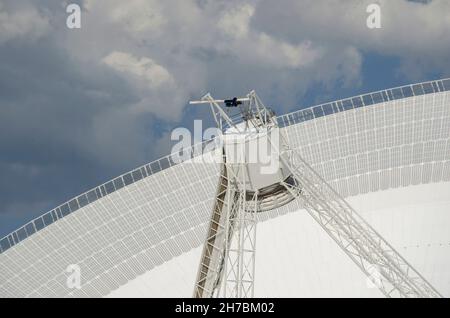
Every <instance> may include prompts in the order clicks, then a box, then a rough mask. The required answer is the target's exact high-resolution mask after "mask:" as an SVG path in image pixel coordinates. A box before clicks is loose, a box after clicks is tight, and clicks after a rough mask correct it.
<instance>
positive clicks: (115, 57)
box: [103, 51, 175, 89]
mask: <svg viewBox="0 0 450 318" xmlns="http://www.w3.org/2000/svg"><path fill="white" fill-rule="evenodd" d="M103 62H104V63H105V64H107V65H108V66H110V67H112V68H113V69H115V70H117V71H119V72H122V73H125V74H128V75H132V76H135V77H138V80H142V81H145V82H147V84H148V86H149V88H151V89H158V88H159V87H161V86H162V85H172V84H173V83H174V82H175V81H174V79H173V77H172V75H170V73H169V72H168V71H167V70H166V69H165V68H164V67H163V66H161V65H159V64H157V63H156V62H155V61H153V60H152V59H151V58H149V57H141V58H137V57H135V56H133V55H132V54H129V53H124V52H117V51H115V52H112V53H110V54H109V55H108V56H106V57H104V58H103Z"/></svg>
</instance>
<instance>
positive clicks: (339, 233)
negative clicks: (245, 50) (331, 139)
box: [191, 91, 442, 297]
mask: <svg viewBox="0 0 450 318" xmlns="http://www.w3.org/2000/svg"><path fill="white" fill-rule="evenodd" d="M229 101H230V100H227V101H224V100H214V99H213V98H212V97H211V95H209V94H207V95H205V96H204V97H203V99H202V101H198V102H191V104H205V103H209V104H210V106H211V110H212V111H213V115H214V119H215V120H216V123H217V125H218V127H219V128H220V129H221V131H224V130H225V129H226V128H227V127H228V128H231V127H232V128H233V129H234V130H235V131H237V132H238V133H243V134H244V136H245V138H247V135H245V134H246V132H247V131H248V130H247V129H248V127H252V129H253V130H256V131H257V132H259V131H260V130H261V131H262V130H263V129H266V128H268V127H272V128H273V127H278V126H277V123H276V119H275V117H274V115H273V112H271V111H270V110H268V109H267V108H265V106H264V105H263V104H262V102H261V100H260V99H259V98H258V96H257V95H256V93H255V92H254V91H252V92H250V94H248V95H247V97H245V98H241V99H237V98H234V99H233V100H232V101H233V105H235V106H234V107H236V105H240V107H239V108H238V110H239V111H240V118H241V120H243V123H244V125H238V124H237V123H236V121H235V119H236V117H235V116H229V115H228V114H227V112H225V111H224V110H223V109H222V107H221V106H220V105H219V103H224V102H229ZM238 101H240V102H241V103H237V102H238ZM242 102H247V104H246V105H245V106H244V105H243V104H242ZM279 136H280V137H279V140H278V142H277V144H274V142H273V140H271V139H270V138H269V137H268V139H269V140H268V141H269V142H270V143H271V145H272V147H274V149H278V151H277V152H278V158H279V160H278V162H279V163H282V164H283V167H285V168H287V169H288V170H290V176H289V178H287V179H282V180H280V181H279V185H280V187H281V188H283V189H284V188H285V189H286V190H287V191H286V190H284V191H286V192H287V193H290V195H291V196H292V198H296V199H298V200H301V203H302V204H303V207H304V208H305V209H306V210H307V211H308V213H309V214H310V215H311V216H312V217H313V218H314V219H315V220H316V221H317V223H318V224H319V225H320V226H321V227H322V229H323V230H324V231H325V232H326V233H327V234H328V235H329V236H330V237H331V238H332V239H333V240H334V241H335V242H336V243H337V244H338V246H339V247H340V248H341V249H342V250H343V251H344V252H345V253H346V254H347V255H348V257H350V258H351V259H352V261H353V262H354V263H355V264H356V265H357V266H358V267H359V268H360V269H361V270H362V271H363V272H364V273H365V274H366V275H367V276H368V277H369V278H370V277H372V275H373V270H374V269H376V271H377V272H378V274H379V275H378V277H377V278H379V280H378V281H377V282H375V283H376V285H377V287H378V288H379V289H380V290H381V292H382V293H383V294H384V295H385V296H387V297H442V296H441V295H440V294H439V292H438V291H437V290H436V289H435V288H434V287H433V286H432V285H431V284H430V283H429V282H427V280H426V279H425V278H424V277H423V276H422V275H420V273H419V272H417V270H415V269H414V268H413V267H412V266H411V265H410V264H409V263H408V262H407V261H406V260H405V259H404V258H403V257H402V256H401V255H400V254H399V253H398V252H397V251H396V250H395V249H394V248H393V247H392V246H391V245H390V244H389V243H388V242H387V241H386V240H385V239H384V238H383V237H382V236H381V235H380V234H378V233H377V232H376V231H375V230H374V229H373V228H372V226H370V225H369V224H368V223H367V222H366V221H365V220H364V219H363V218H362V217H361V216H360V215H358V214H357V213H356V212H355V210H353V208H352V207H351V206H350V205H349V204H348V203H347V202H346V201H345V200H344V199H343V198H342V197H341V196H340V195H339V194H338V193H337V192H336V191H335V190H334V189H333V188H332V187H331V186H330V185H329V184H328V183H327V182H326V181H325V180H324V179H323V178H322V177H321V176H320V175H319V174H318V173H317V172H315V171H314V169H313V168H312V167H311V166H310V165H309V164H308V163H307V162H306V161H305V160H303V159H302V157H301V155H300V154H299V153H298V152H297V151H296V150H293V149H291V148H290V147H289V145H288V144H287V142H286V138H285V137H284V136H283V135H282V134H280V135H279ZM244 140H245V139H244ZM243 149H245V148H243ZM245 151H246V150H244V152H245ZM241 157H242V158H247V157H248V156H247V154H245V153H244V154H243V155H242V156H241ZM229 159H230V158H229ZM247 164H248V163H247V162H246V161H245V160H244V161H243V162H240V163H232V162H227V158H226V149H225V148H223V164H222V167H221V176H220V179H219V185H218V190H217V194H216V200H215V203H214V208H213V213H212V216H211V220H210V224H209V229H208V234H207V238H206V242H205V245H204V248H203V253H202V258H201V262H200V266H199V271H198V275H197V280H196V284H195V289H194V297H214V296H222V297H252V296H253V295H254V279H255V249H256V224H257V217H256V213H257V212H258V209H257V206H258V204H259V203H260V202H259V201H258V190H256V191H254V190H255V189H252V190H253V191H248V188H247V186H248V184H250V183H251V182H250V181H249V180H246V175H247V174H246V173H242V171H248V170H249V166H248V165H247ZM264 189H266V188H264ZM261 192H262V191H261ZM250 193H251V197H249V196H250V195H249V194H250ZM266 195H267V193H266ZM270 195H275V192H274V193H273V194H272V193H270ZM261 198H262V196H260V199H261ZM266 198H267V197H266Z"/></svg>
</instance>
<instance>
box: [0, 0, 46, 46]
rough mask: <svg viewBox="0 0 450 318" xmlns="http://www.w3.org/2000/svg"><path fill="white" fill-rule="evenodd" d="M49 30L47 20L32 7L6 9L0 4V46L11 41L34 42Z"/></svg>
mask: <svg viewBox="0 0 450 318" xmlns="http://www.w3.org/2000/svg"><path fill="white" fill-rule="evenodd" d="M48 29H49V22H48V19H47V18H46V17H44V16H42V15H41V14H40V13H39V12H38V10H37V9H36V8H35V7H33V6H25V7H21V8H8V9H7V8H6V6H5V5H4V4H2V3H1V2H0V44H1V43H3V42H6V41H9V40H12V39H18V38H19V39H26V40H36V39H38V38H39V37H41V36H42V35H44V34H45V32H46V31H48Z"/></svg>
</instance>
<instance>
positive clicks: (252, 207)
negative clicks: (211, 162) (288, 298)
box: [194, 163, 258, 298]
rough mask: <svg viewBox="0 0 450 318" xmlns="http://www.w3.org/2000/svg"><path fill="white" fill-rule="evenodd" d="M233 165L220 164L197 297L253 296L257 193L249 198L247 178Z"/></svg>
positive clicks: (243, 166)
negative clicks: (240, 177)
mask: <svg viewBox="0 0 450 318" xmlns="http://www.w3.org/2000/svg"><path fill="white" fill-rule="evenodd" d="M232 166H234V167H232ZM237 166H238V168H239V169H245V164H239V165H237ZM233 168H236V165H232V164H228V163H225V164H223V165H222V168H221V176H220V178H219V185H218V191H217V195H216V201H215V205H214V208H213V214H212V217H211V220H210V224H209V229H208V235H207V239H206V243H205V245H204V247H203V253H202V259H201V263H200V267H199V272H198V274H197V281H196V285H195V290H194V297H199V298H200V297H211V296H223V297H242V298H247V297H253V292H254V272H255V247H256V224H257V219H256V209H257V201H258V194H257V193H255V194H254V195H253V197H252V199H251V200H250V201H249V200H247V199H246V197H245V193H246V191H245V186H246V181H245V180H239V178H237V176H236V174H234V173H233V171H236V169H233Z"/></svg>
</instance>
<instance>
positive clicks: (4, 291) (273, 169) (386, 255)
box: [0, 79, 450, 297]
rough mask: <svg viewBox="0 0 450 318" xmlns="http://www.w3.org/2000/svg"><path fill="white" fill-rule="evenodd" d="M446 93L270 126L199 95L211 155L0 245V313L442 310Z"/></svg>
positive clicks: (448, 180)
mask: <svg viewBox="0 0 450 318" xmlns="http://www.w3.org/2000/svg"><path fill="white" fill-rule="evenodd" d="M449 91H450V80H449V79H443V80H437V81H432V82H426V83H419V84H413V85H407V86H404V87H399V88H393V89H388V90H385V91H381V92H374V93H370V94H365V95H360V96H355V97H352V98H348V99H344V100H340V101H335V102H330V103H326V104H323V105H318V106H314V107H310V108H306V109H302V110H299V111H296V112H293V113H290V114H286V115H281V116H275V115H274V113H273V112H272V111H271V110H270V109H269V108H267V107H265V106H264V105H263V103H262V102H261V100H260V99H259V98H258V96H257V95H256V94H255V92H250V94H248V95H247V96H245V97H244V98H235V99H231V100H214V99H213V98H212V97H211V96H210V95H209V94H208V95H205V96H204V97H203V98H202V100H201V101H198V102H197V103H203V104H206V105H209V106H210V107H211V110H212V112H213V116H214V118H215V121H216V124H217V127H218V128H219V129H220V131H221V132H222V135H221V137H220V138H219V141H220V142H219V143H217V144H216V143H215V142H216V141H217V140H214V141H205V142H202V143H200V144H198V145H194V146H193V147H192V148H190V149H188V151H189V153H190V156H189V158H188V159H186V160H185V161H183V162H181V163H179V162H177V160H174V158H175V157H176V154H171V155H169V156H167V157H164V158H161V159H159V160H157V161H155V162H152V163H149V164H146V165H144V166H142V167H139V168H137V169H134V170H133V171H131V172H129V173H126V174H124V175H121V176H119V177H117V178H114V179H113V180H111V181H109V182H106V183H105V184H102V185H100V186H99V187H96V188H94V189H92V190H90V191H87V192H86V193H83V194H81V195H79V196H77V197H76V198H74V199H72V200H69V201H68V202H67V203H64V204H62V205H61V206H58V207H57V208H55V209H53V210H51V211H49V212H47V213H45V214H44V215H42V216H41V217H39V218H37V219H35V220H33V221H31V222H29V223H27V224H25V225H24V226H23V227H21V228H19V229H18V230H16V231H14V232H13V233H11V234H9V235H7V236H6V237H4V238H3V239H1V240H0V297H105V296H109V297H128V296H142V297H168V296H171V297H189V296H192V295H193V296H194V297H215V296H224V297H253V296H255V297H271V296H272V297H280V296H285V297H286V296H287V297H296V296H297V297H301V296H307V297H314V296H327V297H329V296H331V297H333V296H343V297H347V296H353V297H355V296H356V297H379V296H388V297H441V296H448V295H449V294H450V290H449V286H450V273H449V272H448V270H447V268H448V266H449V264H450V256H449V255H450V253H449V251H448V249H449V248H450V244H449V242H450V234H449V233H448V231H447V229H448V225H449V224H450V215H449V214H448V210H449V208H450V195H449V191H448V189H449V186H450V92H449ZM255 149H257V150H258V151H257V153H258V154H259V153H260V152H259V149H265V150H267V152H266V154H269V156H268V157H269V159H270V160H268V161H266V160H262V161H261V158H259V156H256V159H255V156H254V154H255V151H254V150H255ZM185 151H186V149H185ZM266 159H267V158H266ZM72 265H76V266H77V268H79V274H80V275H81V276H80V277H81V286H80V288H73V287H71V286H70V285H69V284H67V281H68V278H69V277H70V276H71V275H73V274H74V273H72V272H70V271H69V270H68V269H70V268H73V266H72ZM355 265H356V266H355Z"/></svg>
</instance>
